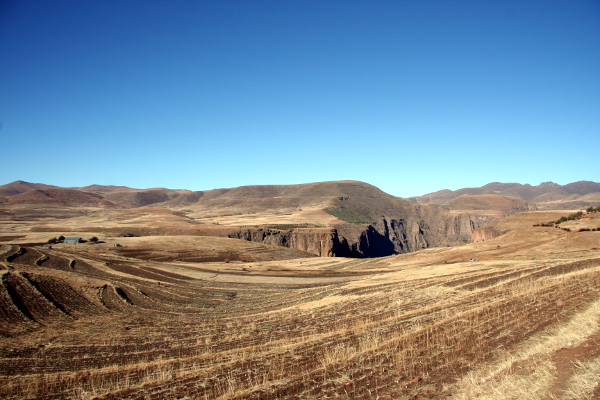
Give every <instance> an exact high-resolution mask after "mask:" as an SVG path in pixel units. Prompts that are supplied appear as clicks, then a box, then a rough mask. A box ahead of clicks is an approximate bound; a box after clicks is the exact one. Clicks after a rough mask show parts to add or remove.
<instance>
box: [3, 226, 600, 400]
mask: <svg viewBox="0 0 600 400" xmlns="http://www.w3.org/2000/svg"><path fill="white" fill-rule="evenodd" d="M89 233H90V234H93V233H94V232H89ZM9 234H10V235H12V236H18V235H23V236H26V237H25V238H13V239H12V240H8V241H4V242H0V243H3V244H2V246H1V247H0V260H5V259H6V257H10V256H11V255H12V254H14V255H17V253H18V248H17V247H16V245H15V246H13V245H12V244H11V243H19V242H20V243H28V242H32V241H35V240H34V239H37V238H38V237H39V238H43V237H46V236H47V235H48V233H43V234H38V233H30V232H18V231H12V232H6V235H9ZM30 235H31V236H30ZM34 235H40V236H34ZM102 239H104V240H105V241H106V244H105V245H87V244H83V245H60V246H56V247H54V248H53V249H52V250H41V249H37V250H36V249H35V248H33V247H27V246H24V248H25V249H26V251H25V252H24V253H22V254H21V255H17V256H15V257H14V258H12V259H11V261H3V262H0V265H2V268H3V270H2V271H1V272H2V279H3V282H4V287H5V288H8V289H10V290H8V289H7V292H6V294H7V296H8V297H7V298H8V299H13V300H14V299H16V298H17V297H18V298H20V299H22V300H21V304H20V305H19V304H17V305H16V307H17V308H18V309H21V310H24V312H26V313H28V314H29V316H30V318H27V316H26V315H25V316H24V317H23V318H21V317H19V318H21V319H19V318H17V317H18V316H15V317H14V318H13V317H10V316H8V314H6V315H5V314H3V315H4V316H5V319H4V322H3V324H4V325H2V329H3V332H4V336H3V338H2V339H0V340H1V342H0V343H1V348H0V371H1V372H2V374H1V375H0V397H2V398H12V399H23V398H47V399H50V398H79V399H89V398H107V399H116V398H124V399H126V398H129V399H137V398H193V399H196V398H197V399H213V398H215V399H246V398H249V399H259V398H260V399H276V398H296V399H300V398H314V399H322V398H347V399H350V398H365V399H366V398H380V399H409V398H440V397H446V396H448V395H452V397H458V398H539V399H546V398H549V399H552V398H557V399H567V398H592V396H593V395H594V390H596V388H597V385H598V382H599V381H600V380H599V379H598V365H599V363H598V360H599V357H600V354H598V347H599V346H597V345H595V346H594V345H593V344H594V343H597V342H595V340H596V341H597V340H598V334H599V332H598V330H599V327H598V321H599V316H600V314H598V313H599V312H600V308H599V307H600V303H599V301H600V250H599V248H600V245H599V244H600V232H572V233H569V232H565V231H562V230H558V229H554V228H541V227H538V228H533V227H528V228H524V229H521V230H518V231H514V232H511V233H509V234H507V235H504V236H501V237H499V238H496V239H492V240H489V241H485V242H482V243H473V244H469V245H465V246H460V247H456V248H434V249H427V250H423V251H420V252H416V253H411V254H403V255H398V256H390V257H384V258H379V259H344V258H320V257H312V258H302V259H296V258H292V259H279V260H270V261H269V260H267V259H260V258H256V259H255V260H252V261H248V262H240V261H231V262H228V263H223V262H204V263H198V262H192V261H185V260H182V259H183V258H185V254H184V253H188V252H190V248H193V249H194V251H197V252H202V254H208V253H207V252H208V251H219V250H223V251H225V250H226V251H232V249H233V250H235V249H236V248H237V250H238V251H241V252H242V253H244V252H245V253H247V255H250V254H254V256H256V257H259V255H260V254H267V253H268V251H267V250H265V248H264V247H260V250H257V249H258V248H255V247H254V246H253V245H254V244H253V243H249V242H244V243H240V242H239V241H234V242H231V241H232V240H233V239H220V238H209V237H187V236H183V237H169V236H163V237H140V238H118V239H116V238H115V239H114V240H115V241H116V240H118V241H121V242H123V244H124V245H125V247H124V249H127V250H134V251H133V252H129V253H127V252H118V251H115V248H114V246H112V244H113V242H112V241H110V239H111V238H108V237H103V238H102ZM231 243H234V244H231ZM232 246H234V247H232ZM235 246H238V247H235ZM243 246H247V247H243ZM271 250H273V249H271ZM275 250H277V251H278V249H275ZM275 250H273V251H275ZM136 252H137V253H136ZM142 252H144V253H143V254H142ZM44 254H45V255H46V256H47V257H48V259H47V260H45V261H43V262H39V263H38V264H39V265H38V264H36V261H38V260H40V259H41V257H42V255H44ZM176 254H177V255H176ZM182 254H183V256H182ZM167 256H168V257H171V258H172V260H168V261H164V260H163V261H161V260H159V259H158V258H159V257H167ZM2 257H4V258H2ZM471 258H477V259H479V260H480V261H478V262H469V261H468V260H469V259H471ZM71 261H73V262H72V263H71ZM70 265H72V267H70ZM69 268H70V269H69ZM61 282H64V285H63V284H62V283H61ZM69 287H70V288H71V289H72V290H74V291H75V292H77V293H78V294H79V295H81V296H82V297H81V299H80V300H81V301H80V302H79V303H76V304H75V303H69V300H68V299H67V298H66V297H65V296H62V295H61V293H63V292H64V291H66V290H68V288H69ZM36 291H37V293H40V295H39V296H38V297H35V296H36ZM65 293H66V292H65ZM69 293H70V292H69ZM42 294H43V295H42ZM19 296H21V297H19ZM27 296H30V297H27ZM44 296H45V297H44ZM3 299H6V297H5V298H3ZM32 299H37V300H36V301H37V303H36V302H35V301H33V300H32ZM44 299H46V300H44ZM86 301H87V303H86ZM3 304H4V303H3ZM7 304H8V303H7ZM9 305H10V304H9ZM9 317H10V318H13V319H12V320H10V321H9V320H7V319H6V318H9ZM6 321H9V322H8V323H7V322H6ZM565 365H570V366H572V367H569V368H565V367H564V366H565Z"/></svg>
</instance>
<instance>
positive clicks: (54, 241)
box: [48, 238, 58, 244]
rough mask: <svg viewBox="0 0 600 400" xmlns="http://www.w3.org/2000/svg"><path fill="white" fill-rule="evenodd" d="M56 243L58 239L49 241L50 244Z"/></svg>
mask: <svg viewBox="0 0 600 400" xmlns="http://www.w3.org/2000/svg"><path fill="white" fill-rule="evenodd" d="M56 242H58V239H57V238H52V239H48V244H54V243H56Z"/></svg>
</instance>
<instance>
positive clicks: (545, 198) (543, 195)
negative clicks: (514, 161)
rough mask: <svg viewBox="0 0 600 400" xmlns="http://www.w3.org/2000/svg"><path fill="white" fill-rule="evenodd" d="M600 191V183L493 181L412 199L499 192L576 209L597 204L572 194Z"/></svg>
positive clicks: (547, 206)
mask: <svg viewBox="0 0 600 400" xmlns="http://www.w3.org/2000/svg"><path fill="white" fill-rule="evenodd" d="M592 193H600V183H596V182H591V181H579V182H573V183H569V184H567V185H558V184H556V183H554V182H542V183H540V184H539V185H537V186H532V185H529V184H525V185H522V184H520V183H500V182H493V183H488V184H487V185H484V186H481V187H478V188H465V189H458V190H454V191H452V190H447V189H445V190H440V191H437V192H433V193H429V194H426V195H424V196H415V197H410V198H409V200H410V201H413V202H415V203H419V204H429V203H434V204H446V203H448V202H450V201H452V200H454V199H456V198H458V197H460V196H462V195H482V194H498V195H503V196H513V197H520V198H521V199H523V200H526V201H531V202H535V203H536V204H537V206H538V208H539V209H546V210H560V209H570V210H576V209H581V208H587V207H590V206H595V204H594V203H593V201H588V199H581V198H576V199H574V198H573V197H570V196H572V195H574V194H575V195H579V196H585V195H589V194H592Z"/></svg>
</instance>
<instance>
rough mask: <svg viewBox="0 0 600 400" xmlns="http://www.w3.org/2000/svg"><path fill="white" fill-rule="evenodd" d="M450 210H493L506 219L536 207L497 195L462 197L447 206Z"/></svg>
mask: <svg viewBox="0 0 600 400" xmlns="http://www.w3.org/2000/svg"><path fill="white" fill-rule="evenodd" d="M447 205H448V206H449V207H450V208H451V209H452V210H463V211H467V210H471V211H474V210H478V211H482V210H493V211H498V212H500V213H501V214H502V217H506V216H509V215H512V214H514V213H515V212H524V211H534V210H536V206H535V204H533V203H529V202H527V201H525V200H523V199H521V198H519V197H513V196H501V195H498V194H481V195H466V194H464V195H462V196H459V197H457V198H456V199H454V200H452V201H450V202H449V203H448V204H447Z"/></svg>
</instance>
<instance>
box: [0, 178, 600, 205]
mask: <svg viewBox="0 0 600 400" xmlns="http://www.w3.org/2000/svg"><path fill="white" fill-rule="evenodd" d="M342 182H343V181H342ZM347 182H352V181H347ZM364 185H365V186H370V187H371V188H375V187H374V186H371V185H368V184H364ZM55 189H59V191H56V190H55ZM375 189H376V188H375ZM66 190H75V191H78V192H84V193H87V194H88V195H94V197H95V198H96V199H98V198H100V199H102V200H104V201H105V202H104V203H102V202H101V203H102V204H104V205H107V206H108V203H107V202H110V203H113V204H114V205H118V206H121V207H124V208H136V207H144V206H150V205H161V206H166V207H175V208H177V207H182V206H186V205H190V204H195V203H198V202H210V203H220V202H227V201H231V200H232V199H257V198H262V199H264V198H282V197H283V198H285V197H287V198H311V197H315V195H318V196H317V197H320V195H322V194H326V195H328V196H337V195H343V194H346V193H345V192H343V191H340V190H339V187H336V185H335V184H334V183H333V182H318V183H311V184H304V185H256V186H241V187H237V188H230V189H213V190H208V191H191V190H187V189H165V188H151V189H132V188H129V187H127V186H105V185H90V186H84V187H74V188H61V187H58V186H52V185H46V184H42V183H29V182H24V181H15V182H12V183H9V184H6V185H1V186H0V196H15V195H19V194H23V193H26V192H31V191H42V192H44V193H45V195H42V194H41V193H39V192H38V193H36V194H33V193H32V194H30V195H29V196H22V197H18V198H14V199H11V200H12V201H11V202H10V203H12V204H14V203H17V202H19V201H22V202H24V203H32V202H36V201H37V202H39V201H41V202H46V201H47V202H52V203H56V204H66V203H68V202H69V200H68V198H69V197H70V196H71V197H70V198H71V201H73V202H76V203H77V204H93V203H97V202H98V200H94V199H92V198H84V196H82V195H77V196H75V195H74V194H75V192H66ZM377 190H379V189H377ZM61 193H62V194H61ZM68 193H70V195H69V194H68ZM382 193H383V192H382ZM490 194H495V195H500V196H511V197H518V198H520V199H523V200H525V201H528V202H532V203H535V204H536V205H537V207H538V209H543V210H561V209H562V210H575V209H583V208H587V207H589V206H596V205H598V203H600V183H598V182H592V181H579V182H573V183H569V184H567V185H559V184H557V183H554V182H543V183H541V184H539V185H537V186H532V185H529V184H524V185H523V184H520V183H500V182H493V183H488V184H487V185H484V186H481V187H476V188H463V189H458V190H447V189H444V190H440V191H437V192H433V193H429V194H426V195H423V196H414V197H409V198H407V200H409V201H411V202H413V203H417V204H439V205H448V206H449V207H450V208H452V209H455V208H456V207H458V209H464V208H461V207H465V206H467V205H468V204H470V202H469V201H467V199H466V198H463V199H462V200H458V199H459V198H460V197H461V196H480V195H490ZM59 198H60V199H59ZM488 199H491V198H488ZM479 201H480V202H484V203H485V198H480V199H479ZM99 204H100V203H99ZM470 206H474V207H479V208H480V209H485V207H486V205H485V204H480V205H478V206H475V205H474V204H471V205H470ZM481 207H483V208H481Z"/></svg>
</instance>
